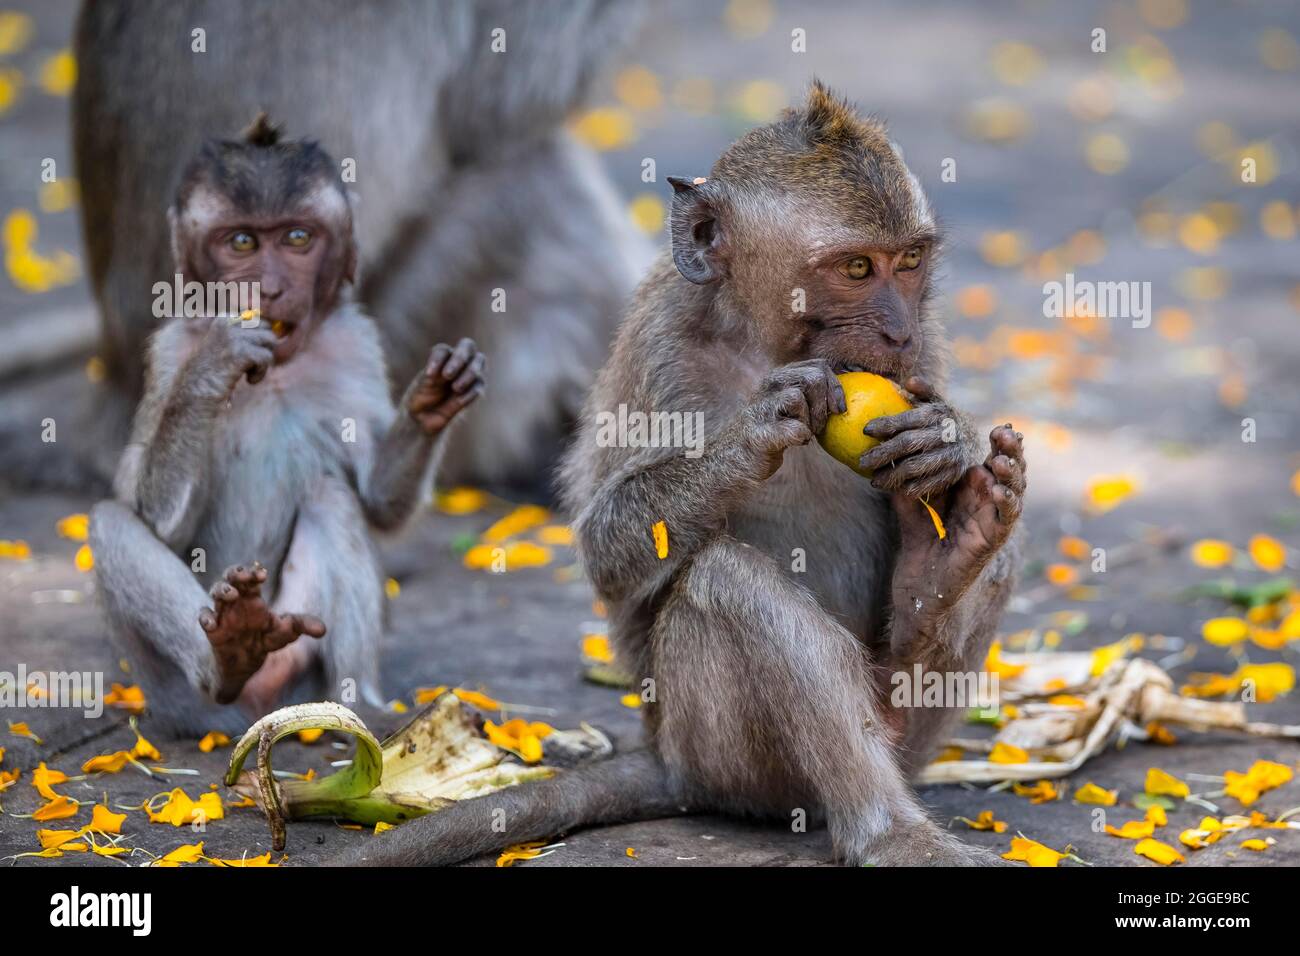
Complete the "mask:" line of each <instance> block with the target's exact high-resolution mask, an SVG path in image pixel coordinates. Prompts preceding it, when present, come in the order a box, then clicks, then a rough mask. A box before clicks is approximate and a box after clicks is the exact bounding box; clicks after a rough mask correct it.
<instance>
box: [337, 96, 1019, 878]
mask: <svg viewBox="0 0 1300 956" xmlns="http://www.w3.org/2000/svg"><path fill="white" fill-rule="evenodd" d="M673 188H674V199H673V210H672V216H671V234H672V253H671V256H664V257H663V258H661V259H660V261H659V263H658V264H657V266H655V268H654V269H653V270H652V272H651V274H650V276H649V277H648V278H647V279H646V280H645V281H644V282H643V283H642V285H641V287H640V289H639V290H638V292H637V295H636V297H635V300H634V303H633V305H632V307H631V309H630V312H629V314H628V315H627V317H626V319H625V320H624V322H623V324H622V326H621V328H620V331H619V333H618V336H617V339H616V342H615V345H614V348H613V352H612V355H611V356H610V358H609V361H608V362H607V363H606V365H605V367H604V369H603V370H602V371H601V373H600V375H599V376H598V378H597V382H596V384H595V386H594V388H593V390H592V393H591V395H590V397H589V399H588V402H587V405H586V409H585V412H584V415H583V418H582V421H581V425H580V430H579V434H578V437H577V439H576V442H575V444H574V446H573V448H572V450H571V452H570V453H569V455H568V458H567V460H566V462H565V466H564V473H563V486H564V498H565V500H566V502H567V503H568V505H569V507H570V508H571V510H572V512H573V515H574V524H575V529H576V531H577V534H578V538H579V542H580V547H581V550H582V553H583V557H584V560H585V563H586V567H587V571H588V574H589V575H590V577H591V580H592V582H593V584H594V586H595V589H596V591H597V593H598V594H599V595H600V596H601V598H602V599H603V600H605V602H606V603H607V604H608V606H609V609H610V628H611V635H612V637H613V640H614V642H615V648H616V653H617V656H618V659H619V661H620V663H621V664H622V666H624V667H625V668H627V669H628V670H629V671H630V672H631V673H632V674H633V675H635V676H636V678H637V679H638V681H640V683H641V687H642V690H643V700H645V703H644V705H643V708H642V711H643V714H644V720H645V735H646V746H645V749H644V750H640V751H635V752H632V753H628V754H622V755H617V756H615V757H613V758H612V759H610V760H608V761H605V762H602V763H598V764H595V765H592V766H589V767H586V768H582V769H580V770H577V771H567V772H565V773H562V774H560V775H558V776H557V777H555V778H554V779H552V780H548V781H545V782H541V783H536V784H525V785H522V786H519V787H516V788H511V789H509V790H507V791H504V792H502V793H498V794H492V795H489V796H485V797H480V798H477V799H473V800H466V801H463V802H460V803H456V804H454V805H452V806H451V807H449V808H447V809H445V810H442V811H440V812H438V813H434V814H430V815H428V816H426V817H423V818H421V819H419V820H416V821H413V822H411V823H408V824H406V825H404V826H402V827H400V828H398V829H397V830H394V831H392V832H389V833H386V834H384V835H383V837H382V838H378V839H375V840H369V841H366V842H365V844H364V845H363V846H358V847H356V848H354V849H352V850H350V851H348V852H347V853H346V854H344V855H343V857H342V861H343V862H347V863H366V864H429V863H450V862H455V861H457V860H461V859H464V858H466V857H468V856H471V855H475V854H479V853H483V852H487V851H490V850H495V849H500V848H501V847H503V846H505V845H508V844H511V843H516V842H521V841H525V840H539V839H540V840H544V839H549V838H552V837H554V836H556V835H558V834H560V833H562V832H564V831H566V830H570V829H573V828H575V827H578V826H582V825H588V824H592V823H613V822H619V821H623V820H634V819H641V818H645V817H653V816H662V815H666V814H671V813H678V812H682V811H684V810H694V811H705V812H716V811H721V812H726V813H731V814H737V815H741V816H746V817H758V818H763V819H772V820H778V821H785V822H786V824H787V825H788V824H789V822H790V821H791V820H792V819H795V818H797V816H798V815H799V814H800V812H802V813H803V814H805V815H806V817H807V818H808V819H809V820H811V821H822V822H824V823H825V824H826V826H827V828H828V829H829V832H830V836H831V840H832V844H833V847H834V852H835V855H836V858H837V859H839V860H841V861H843V862H845V863H849V864H863V863H875V864H886V865H909V864H917V865H924V864H950V865H953V864H978V863H995V862H997V860H996V858H995V857H993V856H992V855H990V854H987V853H986V852H984V851H982V850H978V849H976V848H973V847H970V846H968V845H966V844H963V843H962V842H961V841H959V840H958V839H957V838H956V837H954V836H952V835H951V834H950V833H949V832H948V831H947V830H946V829H944V828H942V827H940V826H938V825H936V824H935V823H934V822H933V821H931V820H930V819H929V818H928V817H927V815H926V813H925V811H924V809H923V807H922V806H921V804H920V803H919V801H918V800H917V797H916V796H915V794H914V793H913V792H912V790H911V789H910V787H909V785H908V778H909V777H910V775H911V774H913V773H914V772H915V771H916V770H917V769H918V768H919V767H921V766H923V765H924V763H925V762H926V761H927V760H928V759H929V757H930V756H931V754H932V751H933V749H934V748H935V745H936V743H937V742H938V741H939V740H940V739H941V738H942V735H943V732H944V728H945V727H947V726H948V725H949V721H951V720H952V719H953V718H954V717H955V715H956V713H957V712H958V710H959V708H956V707H948V708H919V707H918V708H906V707H893V706H890V703H889V694H888V684H889V675H890V674H891V673H898V672H910V671H911V669H912V667H913V665H914V664H920V665H921V666H922V667H923V668H924V670H926V671H938V672H944V673H947V672H952V671H964V672H971V671H978V670H979V669H980V668H981V666H982V662H983V660H984V658H985V656H986V654H987V650H988V646H989V644H990V642H991V640H992V637H993V635H994V632H995V628H996V626H997V622H998V619H999V617H1000V615H1001V612H1002V610H1003V607H1004V605H1005V603H1006V601H1007V598H1008V596H1009V594H1010V592H1011V588H1012V585H1013V581H1014V577H1015V573H1016V569H1017V567H1018V563H1019V550H1018V546H1017V540H1016V536H1015V534H1014V533H1013V532H1014V531H1015V525H1016V522H1017V519H1018V517H1019V514H1020V509H1021V498H1022V495H1023V493H1024V489H1025V479H1024V460H1023V457H1022V455H1021V441H1020V436H1019V435H1018V434H1017V433H1016V432H1014V431H1013V430H1012V429H1011V427H1010V426H1009V425H1007V426H999V427H997V428H995V429H994V430H993V432H992V434H991V435H990V437H989V439H988V440H987V441H986V440H983V439H981V438H980V437H979V436H978V435H977V433H976V432H975V430H974V428H973V427H972V426H971V425H970V423H969V422H968V421H967V420H966V419H965V418H964V416H961V415H960V414H959V413H958V412H956V411H954V410H953V409H952V408H951V407H950V406H948V405H947V404H946V403H945V402H944V401H943V400H942V398H941V397H940V396H941V393H942V389H943V387H944V385H945V384H946V367H945V348H946V335H945V333H944V330H943V328H942V326H941V325H940V324H939V322H938V321H937V319H936V318H935V317H934V316H932V315H931V314H930V311H929V306H928V300H929V298H930V293H931V289H930V286H931V281H932V277H933V262H932V260H933V258H934V256H935V255H936V252H937V248H938V243H939V232H938V229H937V227H936V224H935V220H934V216H933V214H932V212H931V210H930V207H929V203H928V202H927V200H926V198H925V196H924V194H923V193H922V191H921V187H920V184H919V183H918V182H917V180H916V178H915V177H914V176H913V175H912V173H911V172H910V171H909V170H908V169H907V167H906V165H905V164H904V163H903V160H902V156H901V154H900V153H899V151H898V149H897V148H896V147H895V146H894V144H893V143H892V142H891V141H890V140H889V138H888V135H887V133H886V131H885V129H884V127H883V126H882V125H881V124H879V123H878V122H876V121H874V120H870V119H864V118H862V117H860V116H859V115H858V114H857V113H856V112H855V111H854V110H853V109H852V108H851V107H850V106H848V105H847V104H846V103H844V102H843V101H841V100H839V99H838V98H836V97H835V96H833V95H832V94H831V93H829V92H828V91H827V90H826V89H825V88H824V87H822V86H821V85H820V84H818V83H814V85H813V87H812V89H811V91H810V93H809V96H808V100H807V102H806V104H805V105H804V106H803V107H802V108H800V109H795V110H790V111H787V113H786V114H785V115H784V116H783V117H782V118H781V119H780V120H778V121H777V122H776V123H773V124H771V125H769V126H765V127H761V128H758V129H755V130H753V131H751V132H750V133H748V134H747V135H746V136H744V137H743V138H742V139H741V140H739V141H738V142H737V143H735V144H734V145H733V146H732V147H731V148H730V149H728V150H727V152H726V153H725V154H724V155H723V156H722V158H721V159H720V160H719V161H718V162H717V164H716V165H715V166H714V168H713V170H712V172H711V174H710V175H709V177H708V178H707V179H697V180H694V181H689V180H674V181H673ZM796 292H800V293H802V295H803V298H804V299H805V300H806V305H805V308H803V309H802V310H800V309H797V308H792V303H793V302H794V301H796V298H797V297H796V296H795V295H794V293H796ZM852 369H865V370H867V371H873V372H876V373H877V374H883V375H886V376H887V377H891V378H894V379H895V380H897V381H900V382H903V383H905V384H906V386H907V388H908V390H909V391H910V392H911V394H912V398H913V401H914V408H913V409H912V410H910V411H907V412H904V413H902V414H901V415H897V416H891V417H889V418H882V419H877V420H875V421H873V422H872V423H870V424H869V425H868V426H867V428H866V431H867V433H868V434H870V435H872V436H873V437H876V438H879V439H881V444H880V445H878V446H876V447H875V448H873V449H872V450H871V451H869V452H867V454H866V455H864V456H863V460H862V464H863V465H864V467H868V468H873V469H874V475H873V477H872V478H871V479H867V478H865V477H861V476H859V475H857V474H855V473H854V472H852V471H849V470H848V469H846V468H844V467H843V466H842V465H841V464H839V463H838V462H836V461H835V460H833V459H832V458H831V457H830V456H829V455H828V454H826V453H825V452H824V451H822V450H821V449H820V448H818V447H817V446H816V443H815V442H814V441H813V438H814V436H815V434H816V433H818V432H819V431H820V430H821V428H822V427H823V426H824V424H825V421H826V418H827V417H828V416H829V415H831V414H834V413H835V412H838V411H842V410H843V409H844V396H843V394H842V390H841V389H840V386H839V384H838V381H837V379H836V378H835V373H836V372H840V371H844V370H852ZM621 404H626V405H627V406H628V408H631V409H638V410H642V411H646V412H685V413H687V414H690V413H694V412H697V411H702V412H703V414H704V421H705V430H706V435H707V438H706V441H705V443H704V451H703V453H702V454H701V455H699V456H698V457H690V456H687V455H685V454H684V453H683V450H682V449H680V448H676V449H674V448H634V447H602V446H601V445H600V444H599V443H598V441H597V438H596V436H597V428H596V426H595V419H596V416H597V415H598V413H600V412H601V411H608V410H611V409H614V408H617V407H618V406H619V405H621ZM919 498H925V499H926V500H928V501H929V503H930V504H931V505H933V506H934V507H935V508H936V510H937V511H938V512H939V513H940V514H941V516H942V518H943V521H944V522H945V524H946V532H947V537H946V538H945V539H943V540H940V539H939V537H938V535H937V533H936V529H935V527H934V525H933V524H932V522H931V519H930V517H929V515H928V513H927V512H926V511H925V509H924V507H923V506H922V505H921V503H920V502H919V501H918V500H917V499H919ZM660 521H662V522H664V524H665V526H666V528H667V532H668V553H667V555H666V556H664V557H660V556H659V554H658V553H657V549H656V545H655V543H654V542H653V539H652V530H651V529H652V527H653V526H654V525H655V524H656V523H658V522H660ZM800 553H801V554H802V555H803V558H804V561H803V562H802V564H796V562H795V561H794V560H793V559H794V558H795V556H796V555H798V554H800ZM498 810H500V811H504V817H503V818H501V819H503V820H504V823H505V826H504V832H498V830H499V829H500V828H496V827H493V826H492V823H493V822H494V820H495V819H496V818H497V817H499V814H494V811H498Z"/></svg>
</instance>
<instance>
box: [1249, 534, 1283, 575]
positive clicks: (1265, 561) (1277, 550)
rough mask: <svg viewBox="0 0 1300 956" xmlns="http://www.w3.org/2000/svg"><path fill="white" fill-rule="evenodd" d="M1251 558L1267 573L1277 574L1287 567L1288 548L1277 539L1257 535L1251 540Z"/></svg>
mask: <svg viewBox="0 0 1300 956" xmlns="http://www.w3.org/2000/svg"><path fill="white" fill-rule="evenodd" d="M1249 550H1250V558H1251V560H1252V561H1254V562H1255V563H1256V564H1257V565H1259V566H1260V568H1262V569H1263V570H1265V571H1268V572H1271V573H1275V572H1277V571H1281V570H1282V568H1283V567H1284V566H1285V565H1286V548H1285V547H1284V546H1283V545H1282V542H1281V541H1278V540H1277V538H1271V537H1269V536H1268V535H1266V534H1257V535H1255V536H1254V537H1253V538H1251V539H1250V544H1249Z"/></svg>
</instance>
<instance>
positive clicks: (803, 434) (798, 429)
mask: <svg viewBox="0 0 1300 956" xmlns="http://www.w3.org/2000/svg"><path fill="white" fill-rule="evenodd" d="M775 428H776V435H777V444H778V445H779V446H780V447H781V448H790V447H792V446H794V445H807V444H808V443H809V442H811V441H812V440H813V432H812V429H811V428H809V427H808V423H807V422H806V421H803V420H802V419H798V418H787V419H785V420H784V421H780V422H777V423H776V426H775Z"/></svg>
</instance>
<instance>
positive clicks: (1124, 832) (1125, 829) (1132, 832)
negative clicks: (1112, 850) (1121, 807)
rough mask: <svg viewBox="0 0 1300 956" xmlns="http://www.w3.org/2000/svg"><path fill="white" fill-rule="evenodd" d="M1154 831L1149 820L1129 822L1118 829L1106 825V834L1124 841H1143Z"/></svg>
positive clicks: (1154, 828)
mask: <svg viewBox="0 0 1300 956" xmlns="http://www.w3.org/2000/svg"><path fill="white" fill-rule="evenodd" d="M1155 830H1156V825H1155V824H1154V823H1152V822H1151V821H1150V820H1129V821H1128V822H1127V823H1125V824H1124V825H1123V826H1121V827H1120V828H1119V829H1116V828H1115V827H1113V826H1111V825H1110V824H1107V825H1106V832H1107V833H1109V834H1110V835H1111V836H1115V837H1120V838H1121V839H1124V840H1144V839H1146V838H1147V837H1149V836H1150V835H1151V834H1152V833H1154V832H1155Z"/></svg>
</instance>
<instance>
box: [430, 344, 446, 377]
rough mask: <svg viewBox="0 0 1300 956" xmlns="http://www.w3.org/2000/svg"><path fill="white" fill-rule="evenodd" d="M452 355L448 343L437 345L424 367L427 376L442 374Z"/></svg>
mask: <svg viewBox="0 0 1300 956" xmlns="http://www.w3.org/2000/svg"><path fill="white" fill-rule="evenodd" d="M450 355H451V346H450V345H448V344H447V343H446V342H439V343H438V344H437V345H435V346H434V347H433V349H432V350H431V351H430V352H429V361H428V363H427V364H426V365H425V366H424V372H425V374H426V375H430V376H434V375H437V374H438V373H439V372H441V371H442V367H443V365H444V364H445V363H446V361H447V358H448V356H450Z"/></svg>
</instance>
